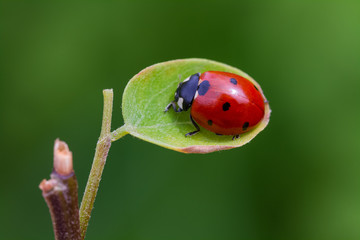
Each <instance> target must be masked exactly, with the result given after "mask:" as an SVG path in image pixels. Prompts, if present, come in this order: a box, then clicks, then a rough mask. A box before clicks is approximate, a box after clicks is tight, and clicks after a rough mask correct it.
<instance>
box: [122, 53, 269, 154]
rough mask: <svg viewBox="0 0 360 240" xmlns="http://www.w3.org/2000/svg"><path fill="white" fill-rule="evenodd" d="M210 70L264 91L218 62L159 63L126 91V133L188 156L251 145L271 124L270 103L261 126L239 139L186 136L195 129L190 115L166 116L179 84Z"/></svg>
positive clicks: (203, 132)
mask: <svg viewBox="0 0 360 240" xmlns="http://www.w3.org/2000/svg"><path fill="white" fill-rule="evenodd" d="M210 70H213V71H224V72H231V73H235V74H238V75H241V76H244V77H246V78H248V79H249V80H250V81H252V82H253V83H254V84H255V85H256V86H257V87H258V89H260V90H261V87H260V86H259V84H257V83H256V82H255V81H254V80H253V79H252V78H251V77H249V76H248V75H247V74H246V73H244V72H242V71H241V70H239V69H237V68H234V67H231V66H229V65H226V64H223V63H219V62H215V61H210V60H206V59H182V60H174V61H168V62H164V63H159V64H155V65H153V66H150V67H148V68H146V69H144V70H142V71H141V72H140V73H138V74H137V75H135V76H134V77H133V78H132V79H131V80H130V81H129V83H128V84H127V86H126V88H125V91H124V95H123V102H122V109H123V116H124V121H125V125H124V127H125V129H126V131H127V132H128V133H130V134H131V135H133V136H135V137H138V138H140V139H143V140H145V141H148V142H151V143H155V144H157V145H160V146H163V147H165V148H169V149H173V150H175V151H179V152H185V153H208V152H213V151H218V150H224V149H230V148H235V147H240V146H242V145H244V144H246V143H248V142H249V141H250V140H251V139H253V138H254V137H255V136H256V135H257V134H258V133H259V132H261V131H262V130H263V129H264V128H265V127H266V125H267V124H268V122H269V117H270V108H269V104H267V103H266V104H265V117H264V119H263V120H262V121H261V122H260V123H259V124H258V125H257V127H256V128H254V129H253V130H251V131H249V132H246V133H244V134H241V136H240V138H239V139H236V140H232V136H217V135H215V134H214V133H213V132H210V131H207V130H205V129H203V128H201V131H200V133H198V134H196V135H194V136H190V137H185V134H186V133H188V132H191V131H194V130H195V129H194V126H193V125H192V124H191V122H190V118H189V112H181V113H176V112H174V111H169V112H167V113H164V109H165V107H166V106H167V105H168V103H169V102H171V101H172V100H173V99H174V93H175V90H176V88H177V86H178V83H179V82H181V81H182V80H183V79H185V78H186V77H188V76H190V75H192V74H194V73H197V72H201V73H202V72H206V71H210ZM180 76H181V80H180ZM261 92H262V90H261ZM264 99H265V96H264Z"/></svg>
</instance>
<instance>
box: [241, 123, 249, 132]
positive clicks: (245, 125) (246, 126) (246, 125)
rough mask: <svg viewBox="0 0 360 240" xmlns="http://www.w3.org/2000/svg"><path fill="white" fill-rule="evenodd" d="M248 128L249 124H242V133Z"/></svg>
mask: <svg viewBox="0 0 360 240" xmlns="http://www.w3.org/2000/svg"><path fill="white" fill-rule="evenodd" d="M248 127H249V122H244V124H243V126H242V129H243V131H246V129H247V128H248Z"/></svg>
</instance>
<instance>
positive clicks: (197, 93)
mask: <svg viewBox="0 0 360 240" xmlns="http://www.w3.org/2000/svg"><path fill="white" fill-rule="evenodd" d="M197 96H199V92H198V91H197V90H196V93H195V97H194V99H196V98H197Z"/></svg>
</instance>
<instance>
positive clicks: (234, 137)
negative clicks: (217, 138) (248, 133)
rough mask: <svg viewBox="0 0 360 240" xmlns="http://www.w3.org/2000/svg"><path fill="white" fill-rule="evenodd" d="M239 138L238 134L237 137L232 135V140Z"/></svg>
mask: <svg viewBox="0 0 360 240" xmlns="http://www.w3.org/2000/svg"><path fill="white" fill-rule="evenodd" d="M239 137H240V135H239V134H238V135H234V136H233V138H232V140H235V139H238V138H239Z"/></svg>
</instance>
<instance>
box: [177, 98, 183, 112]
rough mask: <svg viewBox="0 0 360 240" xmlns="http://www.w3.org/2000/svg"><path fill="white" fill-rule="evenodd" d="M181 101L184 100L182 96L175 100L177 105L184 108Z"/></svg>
mask: <svg viewBox="0 0 360 240" xmlns="http://www.w3.org/2000/svg"><path fill="white" fill-rule="evenodd" d="M183 102H184V99H183V98H182V97H180V98H179V100H178V101H177V105H178V106H179V107H180V108H181V109H184V108H183Z"/></svg>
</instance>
